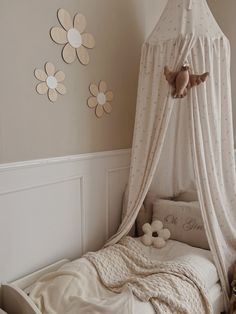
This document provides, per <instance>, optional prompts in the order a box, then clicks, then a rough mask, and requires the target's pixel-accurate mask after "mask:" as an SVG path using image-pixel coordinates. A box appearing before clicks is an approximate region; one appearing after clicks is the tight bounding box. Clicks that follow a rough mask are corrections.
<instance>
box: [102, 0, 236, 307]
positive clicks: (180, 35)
mask: <svg viewBox="0 0 236 314" xmlns="http://www.w3.org/2000/svg"><path fill="white" fill-rule="evenodd" d="M185 61H187V62H188V63H189V64H190V67H191V69H192V71H193V72H194V73H199V74H200V73H203V72H206V71H208V72H210V77H209V79H208V81H207V82H206V83H204V84H202V85H200V86H198V87H194V88H192V89H191V90H190V91H189V93H188V95H187V97H185V98H183V99H181V100H179V99H173V97H172V95H171V88H170V86H169V85H168V83H167V81H166V80H165V77H164V74H163V69H164V66H165V65H168V66H169V68H170V69H173V70H178V69H180V68H181V66H182V65H183V63H184V62H185ZM234 165H235V163H234V143H233V124H232V100H231V80H230V45H229V42H228V39H227V38H226V37H225V36H224V34H223V33H222V31H221V30H220V28H219V26H218V25H217V23H216V21H215V19H214V17H213V16H212V14H211V12H210V9H209V7H208V5H207V3H206V0H169V1H168V3H167V6H166V8H165V10H164V12H163V14H162V16H161V19H160V21H159V22H158V24H157V26H156V27H155V29H154V31H153V33H152V34H151V36H150V37H149V39H148V40H147V41H146V42H145V43H144V45H143V48H142V57H141V65H140V77H139V87H138V99H137V109H136V121H135V130H134V138H133V148H132V158H131V169H130V177H129V184H128V188H127V191H126V196H127V201H126V202H125V208H124V209H125V216H124V219H123V221H122V224H121V226H120V228H119V230H118V232H117V234H116V235H114V236H113V237H112V238H111V239H110V240H109V242H108V243H107V245H111V244H114V243H116V242H117V241H119V240H120V239H121V238H122V237H123V236H124V235H126V234H127V233H128V232H129V231H130V229H131V228H132V225H133V224H134V222H135V219H136V217H137V215H138V213H139V210H140V208H141V206H142V203H143V201H144V198H145V196H146V194H147V192H148V190H149V189H150V187H151V188H152V189H155V190H156V191H157V192H158V193H159V194H160V195H174V194H176V193H178V192H180V191H182V190H184V189H187V188H188V187H191V186H196V188H197V191H198V197H199V202H200V206H201V212H202V217H203V221H204V225H205V229H206V234H207V237H208V241H209V245H210V248H211V251H212V253H213V257H214V261H215V264H216V266H217V269H218V272H219V276H220V279H221V284H222V288H223V291H224V294H225V300H226V305H227V304H228V300H229V299H228V295H229V284H228V270H229V267H230V266H231V265H232V263H233V262H234V261H235V259H236V177H235V170H234V167H235V166H234Z"/></svg>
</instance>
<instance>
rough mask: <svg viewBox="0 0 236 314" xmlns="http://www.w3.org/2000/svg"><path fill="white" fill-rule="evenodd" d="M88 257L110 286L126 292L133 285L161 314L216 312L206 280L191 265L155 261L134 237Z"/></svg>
mask: <svg viewBox="0 0 236 314" xmlns="http://www.w3.org/2000/svg"><path fill="white" fill-rule="evenodd" d="M84 257H85V258H86V259H88V260H89V261H90V262H91V263H92V264H93V265H94V266H95V268H96V270H97V272H98V275H99V277H100V280H101V281H102V283H103V284H104V286H105V287H106V288H107V289H109V290H110V291H113V292H122V290H123V289H124V288H125V287H129V288H130V289H131V290H132V292H133V294H134V295H135V296H136V297H137V298H138V299H140V300H141V301H144V302H148V301H150V302H151V304H152V306H153V308H154V310H155V312H156V313H158V314H160V313H165V314H212V313H213V310H212V306H211V304H210V302H209V300H208V296H207V292H206V290H205V287H204V284H203V283H202V282H201V280H200V279H199V278H198V275H197V274H196V272H195V270H194V269H193V268H192V267H191V266H190V265H188V264H187V263H184V262H165V263H163V262H158V261H152V260H150V259H148V258H147V257H146V256H145V255H144V254H143V252H142V249H141V246H140V244H139V243H138V242H137V241H136V240H134V239H133V238H131V237H125V238H123V239H122V240H121V241H120V242H119V243H118V244H115V245H113V246H110V247H107V248H104V249H102V250H100V251H98V252H96V253H88V254H86V255H85V256H84Z"/></svg>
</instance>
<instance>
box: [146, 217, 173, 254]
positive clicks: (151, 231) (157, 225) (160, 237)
mask: <svg viewBox="0 0 236 314" xmlns="http://www.w3.org/2000/svg"><path fill="white" fill-rule="evenodd" d="M142 229H143V232H144V235H143V236H142V238H141V241H142V243H143V244H144V245H146V246H151V245H153V246H154V247H155V248H157V249H161V248H163V247H164V246H165V245H166V241H167V240H168V239H169V238H170V231H169V230H168V229H163V223H162V222H161V221H159V220H155V221H153V222H152V224H151V225H150V224H149V223H146V224H144V225H143V227H142Z"/></svg>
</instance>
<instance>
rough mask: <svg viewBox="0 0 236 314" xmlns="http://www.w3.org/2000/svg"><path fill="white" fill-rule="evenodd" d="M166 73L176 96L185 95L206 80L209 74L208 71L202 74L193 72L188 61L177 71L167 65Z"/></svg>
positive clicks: (181, 96)
mask: <svg viewBox="0 0 236 314" xmlns="http://www.w3.org/2000/svg"><path fill="white" fill-rule="evenodd" d="M164 74H165V77H166V80H167V82H168V83H169V84H170V85H171V86H172V87H173V89H174V90H173V94H172V95H173V97H174V98H183V97H185V96H186V95H187V93H188V90H189V89H190V88H192V87H193V86H197V85H200V84H201V83H203V82H205V81H206V80H207V78H208V76H209V73H208V72H206V73H203V74H201V75H198V74H191V73H190V69H189V65H188V64H186V63H185V64H184V65H183V66H182V67H181V70H180V71H177V72H172V71H170V69H169V68H168V66H165V68H164Z"/></svg>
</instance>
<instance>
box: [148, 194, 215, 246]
mask: <svg viewBox="0 0 236 314" xmlns="http://www.w3.org/2000/svg"><path fill="white" fill-rule="evenodd" d="M152 219H153V220H161V221H162V222H163V224H164V228H167V229H169V230H170V233H171V239H172V240H176V241H179V242H183V243H187V244H189V245H191V246H195V247H199V248H202V249H208V250H209V244H208V241H207V237H206V233H205V229H204V224H203V220H202V216H201V210H200V205H199V202H175V201H170V200H161V199H159V200H156V201H155V202H154V205H153V218H152Z"/></svg>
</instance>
